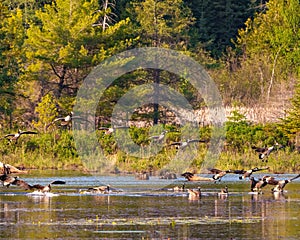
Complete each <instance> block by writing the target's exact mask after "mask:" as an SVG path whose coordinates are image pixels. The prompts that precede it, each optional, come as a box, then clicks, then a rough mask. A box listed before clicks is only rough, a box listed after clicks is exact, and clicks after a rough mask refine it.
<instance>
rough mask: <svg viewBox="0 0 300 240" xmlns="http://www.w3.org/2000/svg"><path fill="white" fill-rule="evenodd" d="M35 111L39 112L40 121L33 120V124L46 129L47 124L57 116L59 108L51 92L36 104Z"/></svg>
mask: <svg viewBox="0 0 300 240" xmlns="http://www.w3.org/2000/svg"><path fill="white" fill-rule="evenodd" d="M35 112H36V113H37V114H38V121H37V122H33V126H34V127H35V128H37V129H39V130H44V129H45V127H46V125H47V124H49V123H51V122H52V121H53V120H54V119H55V118H56V117H57V114H58V113H57V108H56V104H55V101H54V98H53V96H52V95H51V94H49V93H48V94H46V95H45V96H44V97H42V99H41V102H40V103H39V104H38V105H37V106H36V108H35Z"/></svg>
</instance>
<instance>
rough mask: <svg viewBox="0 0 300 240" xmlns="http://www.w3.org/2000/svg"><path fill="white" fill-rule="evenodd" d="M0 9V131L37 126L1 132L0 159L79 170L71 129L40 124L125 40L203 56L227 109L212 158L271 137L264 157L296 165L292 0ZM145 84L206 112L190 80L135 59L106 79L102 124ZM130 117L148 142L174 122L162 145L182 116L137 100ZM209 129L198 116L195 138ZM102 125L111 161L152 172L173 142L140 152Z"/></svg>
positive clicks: (246, 154) (237, 164)
mask: <svg viewBox="0 0 300 240" xmlns="http://www.w3.org/2000/svg"><path fill="white" fill-rule="evenodd" d="M0 11H1V12H0V66H1V68H0V131H1V134H2V135H3V136H5V134H7V133H11V132H14V131H17V130H18V129H22V130H34V131H37V132H38V134H37V135H27V136H25V135H24V137H23V136H22V138H21V139H20V141H19V142H18V144H7V143H8V142H7V141H6V140H7V139H5V138H3V139H2V141H1V142H0V152H1V158H0V161H2V162H7V163H10V164H15V165H17V166H19V167H24V168H39V169H41V168H55V169H76V170H84V169H85V167H84V165H83V164H82V162H81V160H80V158H79V156H78V154H77V152H76V148H75V145H74V139H73V136H72V131H71V130H70V129H68V128H63V127H60V126H56V125H54V126H53V127H51V128H49V129H46V128H45V126H47V125H48V124H49V123H51V122H52V121H53V120H54V119H55V118H57V117H61V116H66V115H67V114H69V113H70V112H71V111H72V108H73V106H74V103H75V98H76V94H77V91H78V88H79V87H80V85H81V83H82V82H83V80H84V79H85V77H86V76H87V75H88V74H89V73H90V71H91V70H92V69H93V68H94V67H95V66H97V65H98V64H99V63H101V62H102V61H103V60H105V59H108V58H109V57H111V56H113V55H115V54H117V53H120V52H123V51H125V50H129V49H134V48H138V47H160V48H167V49H172V50H176V51H180V52H182V53H184V54H186V55H188V56H190V57H192V58H193V59H194V60H196V61H197V62H198V63H199V64H201V65H202V66H203V67H204V68H205V69H206V71H207V72H208V73H209V74H210V76H211V77H212V79H213V80H214V81H215V83H216V85H217V87H218V89H219V91H220V93H221V95H222V99H223V104H224V106H225V108H226V109H229V110H228V121H227V122H226V125H225V127H226V139H225V141H226V146H225V149H224V150H223V152H222V153H221V156H220V160H219V161H218V163H217V167H220V168H247V167H253V166H257V165H261V164H262V162H261V160H259V159H258V157H257V153H255V152H254V151H253V149H252V146H260V147H263V146H270V145H273V144H275V143H276V142H278V143H279V144H281V145H283V146H285V147H284V148H283V149H281V150H280V151H277V152H276V153H275V154H274V155H270V157H269V161H268V165H269V166H270V169H271V171H273V172H297V171H299V170H300V162H299V156H300V155H299V153H298V151H297V149H298V146H300V142H299V139H298V138H299V136H298V135H299V132H300V131H299V129H300V120H299V115H300V111H299V110H300V85H299V74H300V64H299V63H300V48H299V43H300V31H299V26H300V5H299V1H298V0H270V1H263V0H257V1H255V0H227V1H225V2H224V1H220V0H216V1H213V2H212V1H208V0H186V1H184V0H132V1H129V0H117V1H114V0H98V1H96V0H89V1H86V0H72V1H63V0H56V1H52V0H44V1H42V0H40V1H35V0H3V1H1V3H0ZM152 82H156V83H162V84H166V85H168V86H170V87H172V88H174V89H175V90H176V91H178V92H180V93H181V94H183V95H184V96H185V98H186V99H188V101H189V103H190V104H191V105H192V106H193V108H194V109H195V110H199V111H204V109H205V107H206V106H205V102H204V101H203V99H202V97H201V96H200V95H199V94H198V93H197V91H196V90H195V89H194V87H193V86H192V85H191V84H189V82H187V81H186V80H185V79H182V78H180V77H179V76H176V75H174V74H171V73H168V72H164V71H159V72H158V71H155V70H151V69H141V70H137V71H134V72H132V73H129V74H126V75H124V76H122V77H120V78H119V79H116V80H115V81H114V83H113V84H112V85H111V86H110V87H109V88H107V89H106V91H105V93H104V94H103V96H102V98H101V99H100V100H99V106H98V109H97V116H96V117H97V118H96V125H97V127H100V126H109V124H110V117H111V114H112V110H113V107H114V105H115V104H116V103H117V101H118V99H120V97H121V96H123V95H124V94H125V93H126V92H127V91H128V90H130V89H131V88H132V87H134V86H138V85H142V84H145V83H152ZM131 120H132V122H133V123H136V124H132V126H131V127H130V132H131V136H132V138H133V140H134V141H135V142H136V143H137V144H139V145H145V146H146V145H147V144H149V129H150V126H152V125H153V124H160V125H162V126H163V128H165V129H168V130H170V132H169V133H168V135H167V139H166V145H168V144H170V143H172V142H174V141H179V140H180V139H181V134H180V126H178V125H174V124H171V123H172V121H173V120H174V116H173V115H172V114H171V113H170V112H169V111H168V109H165V108H163V107H162V106H155V105H153V106H152V105H148V106H141V107H140V108H139V109H138V110H137V111H136V114H135V115H133V117H132V119H131ZM141 123H143V124H142V127H137V126H141ZM211 128H212V126H210V124H209V122H206V121H203V122H199V134H200V136H201V138H203V139H207V140H208V141H209V138H210V133H211ZM158 130H159V128H158ZM159 131H161V129H160V130H159ZM158 133H159V132H158ZM97 134H98V135H99V142H100V144H101V146H102V147H103V149H104V152H105V154H106V155H107V157H108V158H109V159H111V160H112V161H113V162H115V163H116V167H115V170H116V171H119V170H121V171H143V170H145V171H146V170H149V169H151V170H159V169H161V168H162V166H164V165H165V164H166V163H167V162H168V161H170V159H172V158H173V157H174V155H175V154H176V152H177V150H176V149H175V148H172V147H166V148H163V149H162V151H160V152H159V154H157V155H156V156H154V157H150V158H145V159H139V158H135V157H132V156H129V155H127V154H126V153H124V152H122V151H121V150H119V149H118V148H117V144H116V142H115V140H114V138H113V136H112V135H107V134H105V133H104V132H103V131H100V130H98V131H97ZM198 150H199V152H200V154H198V155H197V157H196V158H195V159H194V161H193V162H192V164H191V165H190V166H187V168H188V169H187V170H191V171H195V172H197V171H199V169H200V167H201V164H202V162H203V156H204V155H205V153H206V151H207V148H206V146H205V144H204V145H203V144H200V145H199V149H198Z"/></svg>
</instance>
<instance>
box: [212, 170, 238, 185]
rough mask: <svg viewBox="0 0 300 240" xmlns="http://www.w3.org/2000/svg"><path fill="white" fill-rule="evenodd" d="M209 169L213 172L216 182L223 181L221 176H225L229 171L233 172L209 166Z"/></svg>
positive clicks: (230, 171)
mask: <svg viewBox="0 0 300 240" xmlns="http://www.w3.org/2000/svg"><path fill="white" fill-rule="evenodd" d="M207 170H208V171H210V172H211V173H213V174H214V175H213V177H212V179H213V180H214V181H215V182H216V181H219V182H220V181H221V178H222V177H224V176H225V175H226V174H227V173H232V172H233V171H232V170H220V169H217V168H208V169H207Z"/></svg>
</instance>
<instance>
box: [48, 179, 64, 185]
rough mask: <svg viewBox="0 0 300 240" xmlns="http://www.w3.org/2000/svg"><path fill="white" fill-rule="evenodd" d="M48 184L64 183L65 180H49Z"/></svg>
mask: <svg viewBox="0 0 300 240" xmlns="http://www.w3.org/2000/svg"><path fill="white" fill-rule="evenodd" d="M50 184H66V182H65V181H62V180H55V181H53V182H51V183H50Z"/></svg>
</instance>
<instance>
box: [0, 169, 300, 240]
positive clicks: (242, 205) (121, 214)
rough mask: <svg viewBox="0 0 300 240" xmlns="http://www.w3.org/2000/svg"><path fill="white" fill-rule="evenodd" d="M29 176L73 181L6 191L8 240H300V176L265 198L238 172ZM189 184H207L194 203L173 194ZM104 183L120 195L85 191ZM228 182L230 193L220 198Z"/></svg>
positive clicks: (1, 214) (2, 226)
mask: <svg viewBox="0 0 300 240" xmlns="http://www.w3.org/2000/svg"><path fill="white" fill-rule="evenodd" d="M41 175H43V176H45V177H41ZM255 176H256V177H258V176H259V175H255ZM292 176H294V175H276V178H279V179H288V178H290V177H292ZM22 179H24V180H26V181H27V182H29V183H30V184H37V183H38V184H47V183H49V182H51V181H53V180H57V179H59V180H64V181H66V184H65V185H56V186H53V190H52V194H48V195H42V196H41V195H34V194H30V193H28V192H26V191H23V190H21V189H19V188H18V187H15V186H12V187H10V188H8V189H6V188H3V187H1V188H0V190H1V192H0V237H1V238H2V239H45V238H48V239H54V238H56V239H75V238H78V239H84V238H85V239H168V238H170V239H300V181H299V179H297V180H295V181H294V182H292V183H289V184H288V185H287V186H286V188H285V190H286V191H285V193H284V194H279V195H274V194H273V193H271V191H270V189H271V186H267V187H265V188H264V189H263V192H264V193H263V194H261V195H254V194H249V186H250V184H249V182H248V181H242V180H238V177H237V176H235V175H229V176H228V175H227V176H225V177H224V178H223V180H222V182H220V183H216V184H214V183H205V182H200V183H199V182H198V183H188V182H185V181H184V179H181V178H179V179H177V180H176V181H174V180H162V179H159V178H158V177H151V178H150V180H147V181H143V180H136V179H135V178H134V176H130V175H128V176H89V175H86V176H76V175H75V176H74V175H69V174H63V173H60V174H57V173H55V175H53V174H52V175H51V174H49V175H44V174H29V175H24V176H22ZM184 182H185V184H186V188H197V187H198V186H201V189H202V195H201V198H200V199H196V200H190V199H189V198H188V195H187V192H174V191H172V187H174V186H177V185H178V186H182V184H183V183H184ZM102 184H109V185H110V186H111V187H113V188H114V189H115V190H116V191H114V192H111V193H109V194H80V193H79V191H80V189H81V190H85V189H87V188H88V187H94V186H99V185H102ZM225 185H228V187H229V191H230V193H229V195H228V196H219V195H218V192H219V191H220V189H221V188H223V187H224V186H225Z"/></svg>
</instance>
